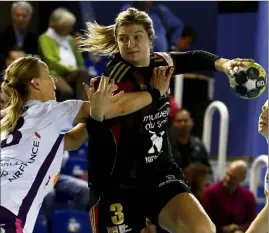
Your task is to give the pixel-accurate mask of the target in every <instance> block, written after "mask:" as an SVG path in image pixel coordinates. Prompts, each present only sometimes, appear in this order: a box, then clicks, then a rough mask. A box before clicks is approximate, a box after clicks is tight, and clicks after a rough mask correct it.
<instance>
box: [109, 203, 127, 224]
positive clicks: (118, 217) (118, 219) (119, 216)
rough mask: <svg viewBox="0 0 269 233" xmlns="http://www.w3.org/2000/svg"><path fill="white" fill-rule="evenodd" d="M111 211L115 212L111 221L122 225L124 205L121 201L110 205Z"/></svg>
mask: <svg viewBox="0 0 269 233" xmlns="http://www.w3.org/2000/svg"><path fill="white" fill-rule="evenodd" d="M110 211H111V212H114V216H112V217H111V221H112V223H113V224H114V225H120V224H122V223H123V222H124V214H123V212H122V211H123V207H122V205H121V204H120V203H114V204H112V205H111V206H110Z"/></svg>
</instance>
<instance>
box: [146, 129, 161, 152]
mask: <svg viewBox="0 0 269 233" xmlns="http://www.w3.org/2000/svg"><path fill="white" fill-rule="evenodd" d="M148 132H149V133H151V134H152V135H151V137H150V140H151V142H152V146H151V148H150V149H149V151H148V153H149V154H159V153H160V152H161V150H162V147H163V135H164V131H162V132H160V133H154V132H151V131H150V130H148Z"/></svg>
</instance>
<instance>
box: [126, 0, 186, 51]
mask: <svg viewBox="0 0 269 233" xmlns="http://www.w3.org/2000/svg"><path fill="white" fill-rule="evenodd" d="M129 7H135V8H136V9H139V10H143V11H145V12H147V13H148V14H149V16H150V17H151V19H152V21H153V26H154V29H155V33H156V39H155V40H154V44H153V46H154V51H156V52H167V51H169V50H175V49H176V47H177V44H178V41H179V38H180V35H181V33H182V30H183V23H182V22H181V20H179V19H178V17H177V16H175V15H174V14H173V12H172V11H171V10H170V9H169V8H167V7H166V6H164V5H162V4H159V3H156V2H153V1H134V2H132V3H128V4H125V5H123V7H122V8H121V11H124V10H126V9H127V8H129Z"/></svg>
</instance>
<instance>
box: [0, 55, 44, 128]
mask: <svg viewBox="0 0 269 233" xmlns="http://www.w3.org/2000/svg"><path fill="white" fill-rule="evenodd" d="M39 63H40V59H39V58H37V57H34V56H31V55H27V56H24V57H21V58H18V59H17V60H16V61H14V62H13V63H12V64H11V65H10V66H9V67H8V68H7V69H6V70H5V73H4V77H3V83H2V84H1V91H2V92H3V95H4V97H5V99H7V100H8V103H7V105H6V107H5V108H4V109H3V110H2V109H1V126H0V131H1V132H7V133H10V132H12V131H13V130H14V128H15V127H16V124H17V121H18V120H19V118H20V115H21V110H22V106H23V102H24V100H25V99H26V98H27V97H28V95H29V93H30V88H29V86H30V82H31V80H32V78H35V77H39Z"/></svg>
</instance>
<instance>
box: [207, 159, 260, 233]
mask: <svg viewBox="0 0 269 233" xmlns="http://www.w3.org/2000/svg"><path fill="white" fill-rule="evenodd" d="M246 175H247V164H246V162H245V161H242V160H236V161H234V162H232V163H231V164H230V165H229V167H228V169H227V171H226V175H225V177H224V179H223V180H222V181H220V182H218V183H216V184H214V185H212V186H210V187H208V188H207V189H206V190H205V192H204V194H203V197H202V204H203V206H204V208H205V210H206V212H207V214H208V215H209V217H210V218H211V220H212V221H213V223H214V224H215V225H216V228H217V233H234V232H237V233H239V232H245V231H246V229H247V228H248V227H249V225H250V223H251V222H252V221H253V220H254V218H255V217H256V214H257V211H256V201H255V198H254V196H253V194H252V193H251V192H250V191H249V190H247V189H245V188H243V187H241V186H240V184H241V183H242V182H243V181H244V180H245V178H246Z"/></svg>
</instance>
